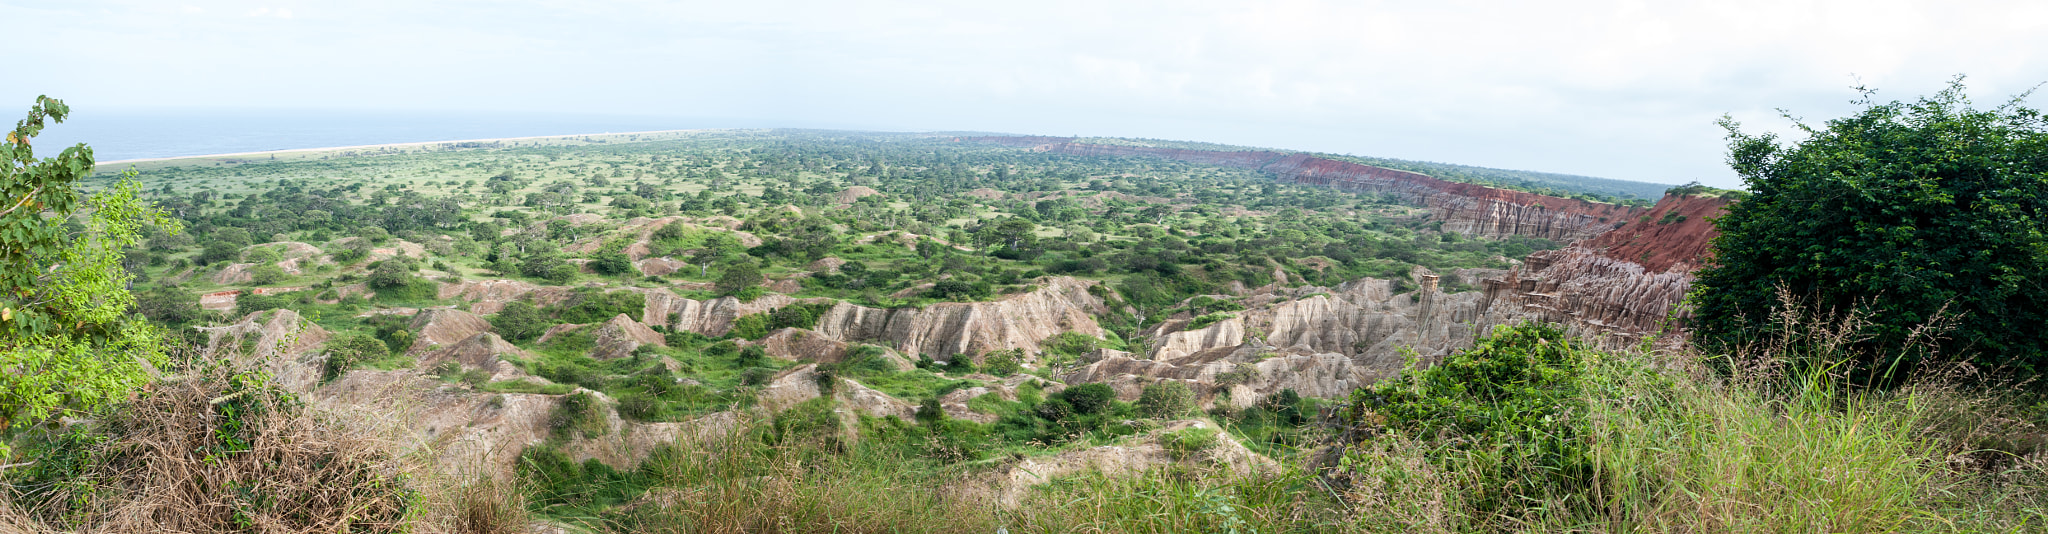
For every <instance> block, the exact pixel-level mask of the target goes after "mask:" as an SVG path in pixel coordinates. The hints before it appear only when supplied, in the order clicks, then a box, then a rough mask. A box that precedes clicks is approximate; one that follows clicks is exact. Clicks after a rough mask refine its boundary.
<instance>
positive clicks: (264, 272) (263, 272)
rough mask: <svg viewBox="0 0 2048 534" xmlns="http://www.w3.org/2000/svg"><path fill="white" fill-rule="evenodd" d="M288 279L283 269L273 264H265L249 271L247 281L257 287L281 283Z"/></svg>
mask: <svg viewBox="0 0 2048 534" xmlns="http://www.w3.org/2000/svg"><path fill="white" fill-rule="evenodd" d="M288 277H289V275H286V274H285V272H284V269H283V268H281V267H278V266H276V265H273V264H268V263H266V264H263V265H258V266H255V267H251V268H250V269H249V280H250V281H251V282H255V283H256V285H259V286H267V285H271V284H275V283H278V282H283V281H284V280H285V278H288Z"/></svg>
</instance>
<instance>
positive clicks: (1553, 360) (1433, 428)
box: [1349, 324, 1595, 512]
mask: <svg viewBox="0 0 2048 534" xmlns="http://www.w3.org/2000/svg"><path fill="white" fill-rule="evenodd" d="M1570 339H1571V338H1569V337H1566V335H1565V333H1564V331H1563V329H1561V328H1559V327H1556V326H1552V325H1540V324H1523V325H1520V326H1515V327H1512V328H1510V327H1498V328H1496V329H1495V330H1494V332H1493V335H1492V336H1490V337H1486V338H1481V339H1479V340H1478V341H1477V342H1475V343H1474V344H1473V346H1472V348H1469V349H1465V350H1462V351H1458V352H1457V353H1455V354H1452V355H1450V356H1448V357H1446V358H1444V360H1443V361H1442V362H1440V363H1438V364H1437V365H1435V366H1432V367H1429V368H1427V369H1421V370H1416V369H1413V368H1411V369H1408V370H1404V371H1402V372H1401V373H1400V374H1399V375H1396V376H1395V377H1393V378H1391V379H1388V380H1386V381H1383V382H1381V383H1379V384H1378V385H1375V386H1373V387H1371V388H1368V389H1359V390H1357V391H1355V392H1353V393H1352V396H1351V403H1352V410H1353V411H1352V413H1350V414H1349V416H1350V420H1351V422H1352V424H1354V425H1356V426H1358V427H1360V428H1364V429H1367V430H1366V433H1368V434H1370V433H1372V432H1387V433H1391V434H1395V435H1399V436H1402V437H1404V438H1406V439H1410V440H1414V441H1417V442H1421V443H1424V444H1426V445H1427V446H1429V447H1432V452H1431V454H1430V459H1431V460H1432V461H1434V462H1436V463H1437V464H1438V466H1439V467H1440V468H1442V469H1444V470H1446V471H1450V472H1460V473H1472V474H1474V475H1476V476H1483V477H1486V478H1485V479H1484V480H1480V481H1477V482H1475V483H1473V484H1471V485H1469V486H1467V487H1466V489H1467V490H1469V491H1470V492H1471V493H1472V494H1470V495H1467V496H1466V499H1468V501H1469V502H1471V503H1472V504H1473V506H1475V507H1476V508H1478V509H1479V510H1482V511H1487V512H1494V511H1499V510H1502V509H1505V508H1508V507H1515V506H1524V505H1527V504H1529V503H1540V502H1545V499H1549V498H1556V497H1560V496H1561V495H1560V493H1559V492H1560V491H1561V492H1562V493H1563V494H1571V493H1573V492H1583V491H1585V490H1588V489H1590V488H1591V487H1592V484H1593V477H1594V476H1595V472H1594V470H1593V468H1592V461H1591V459H1590V458H1589V457H1588V456H1587V451H1586V448H1585V443H1584V442H1583V441H1582V440H1580V436H1581V435H1583V434H1585V433H1586V432H1588V428H1589V427H1588V424H1589V422H1588V421H1587V420H1586V419H1585V418H1584V413H1585V410H1586V403H1585V400H1584V399H1583V398H1582V397H1580V396H1579V391H1580V383H1579V376H1580V375H1581V373H1582V372H1583V371H1584V368H1585V361H1584V359H1585V358H1586V353H1584V352H1582V351H1580V350H1577V349H1574V348H1573V347H1572V346H1571V343H1570ZM1575 504H1577V505H1585V504H1587V503H1586V502H1584V501H1582V500H1581V501H1578V502H1576V503H1575Z"/></svg>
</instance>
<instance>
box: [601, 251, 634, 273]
mask: <svg viewBox="0 0 2048 534" xmlns="http://www.w3.org/2000/svg"><path fill="white" fill-rule="evenodd" d="M590 270H593V271H597V274H601V275H605V276H617V275H621V274H629V273H632V272H633V260H632V259H631V258H627V257H626V255H625V254H623V253H618V252H605V253H601V254H598V255H597V256H596V258H595V261H592V262H590Z"/></svg>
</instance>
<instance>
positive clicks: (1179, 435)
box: [1159, 428, 1222, 461]
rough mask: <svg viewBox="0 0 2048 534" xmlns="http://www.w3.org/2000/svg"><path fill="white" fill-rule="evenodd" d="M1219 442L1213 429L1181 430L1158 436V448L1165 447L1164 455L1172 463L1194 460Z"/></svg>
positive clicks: (1219, 439)
mask: <svg viewBox="0 0 2048 534" xmlns="http://www.w3.org/2000/svg"><path fill="white" fill-rule="evenodd" d="M1221 441H1222V439H1221V438H1219V437H1217V433H1216V429H1214V428H1183V429H1180V430H1176V431H1173V432H1166V433H1163V434H1160V435H1159V446H1161V447H1165V448H1166V454H1167V455H1168V456H1171V457H1173V459H1174V461H1184V460H1187V459H1190V458H1195V457H1197V456H1199V455H1201V454H1202V453H1205V452H1208V451H1209V449H1213V448H1216V444H1217V443H1219V442H1221Z"/></svg>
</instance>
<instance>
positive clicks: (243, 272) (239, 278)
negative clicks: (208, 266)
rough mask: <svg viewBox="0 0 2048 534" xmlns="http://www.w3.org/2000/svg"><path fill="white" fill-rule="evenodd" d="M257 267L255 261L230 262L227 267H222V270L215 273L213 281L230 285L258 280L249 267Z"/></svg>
mask: <svg viewBox="0 0 2048 534" xmlns="http://www.w3.org/2000/svg"><path fill="white" fill-rule="evenodd" d="M255 267H256V264H254V263H231V264H228V266H227V267H222V268H221V269H220V272H217V273H213V283H216V284H220V285H224V286H228V285H240V284H247V283H249V282H253V281H255V280H256V277H255V275H253V274H250V272H249V269H253V268H255Z"/></svg>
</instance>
